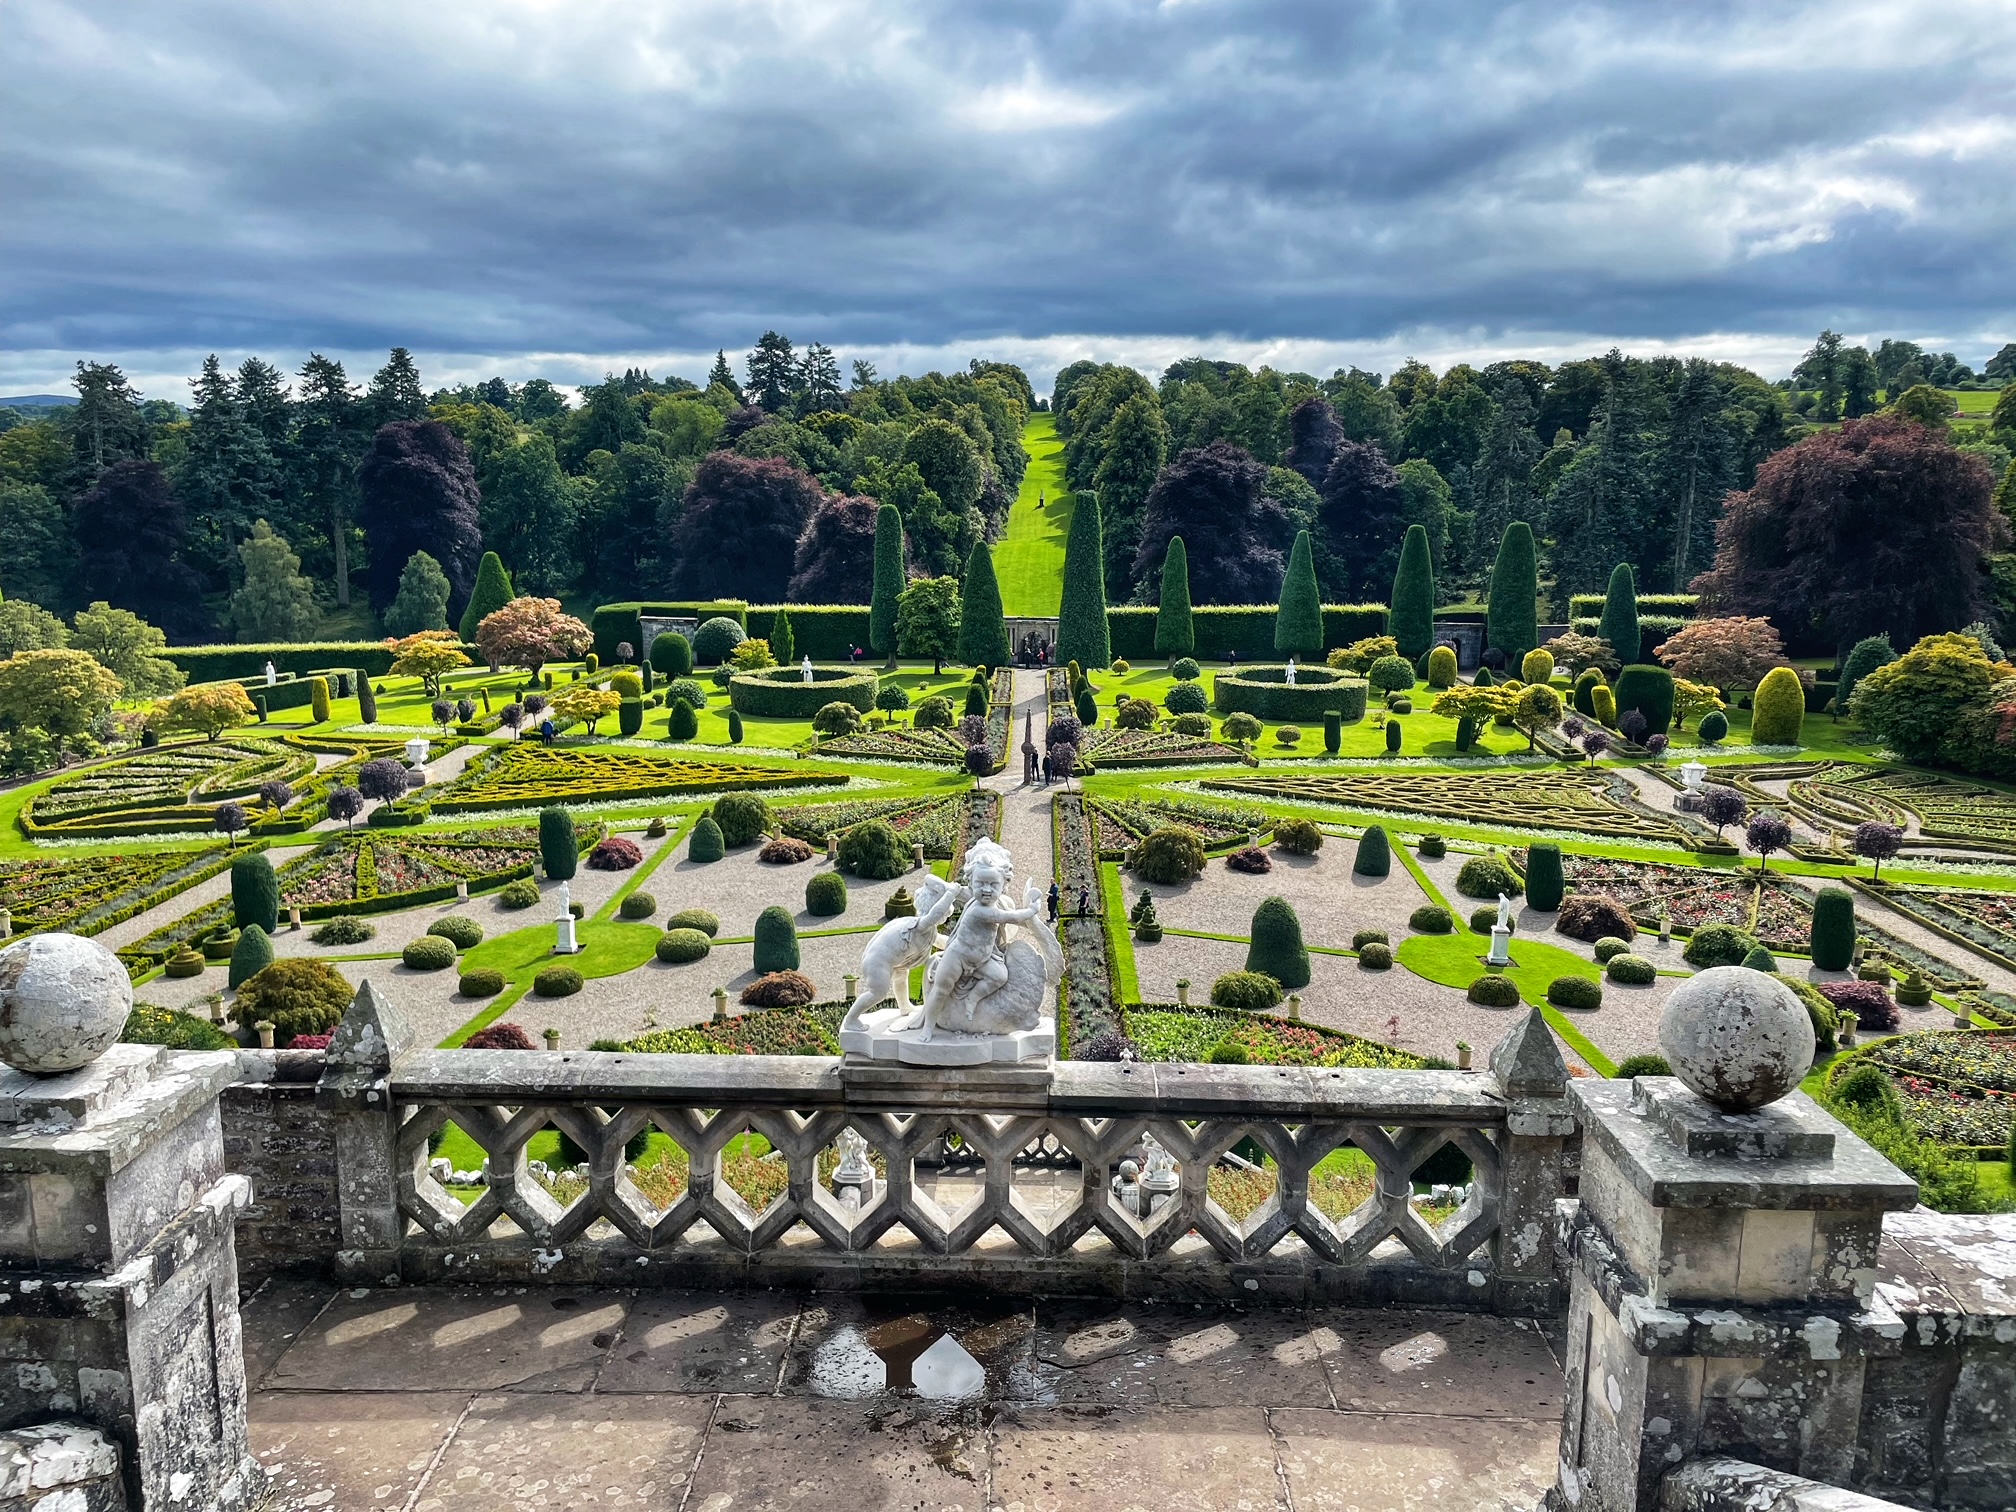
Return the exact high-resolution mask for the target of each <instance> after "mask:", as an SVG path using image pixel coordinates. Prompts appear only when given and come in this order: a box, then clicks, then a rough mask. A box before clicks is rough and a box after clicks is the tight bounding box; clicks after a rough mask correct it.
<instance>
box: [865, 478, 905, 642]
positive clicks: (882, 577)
mask: <svg viewBox="0 0 2016 1512" xmlns="http://www.w3.org/2000/svg"><path fill="white" fill-rule="evenodd" d="M903 588H904V574H903V516H902V515H901V514H900V513H899V512H898V511H897V508H896V506H895V505H894V504H884V505H883V506H882V507H881V508H880V509H879V510H877V511H876V512H875V583H874V588H873V590H872V591H871V592H870V594H869V596H868V649H869V650H871V651H873V652H874V653H875V654H876V655H877V656H886V657H888V658H889V660H890V661H891V663H893V662H894V661H895V660H896V601H897V600H898V599H899V598H901V597H902V596H903Z"/></svg>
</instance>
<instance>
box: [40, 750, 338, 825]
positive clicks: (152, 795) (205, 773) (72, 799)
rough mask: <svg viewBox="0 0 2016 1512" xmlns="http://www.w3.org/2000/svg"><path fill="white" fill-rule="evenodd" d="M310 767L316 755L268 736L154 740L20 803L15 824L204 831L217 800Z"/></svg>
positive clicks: (292, 778)
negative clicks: (149, 745)
mask: <svg viewBox="0 0 2016 1512" xmlns="http://www.w3.org/2000/svg"><path fill="white" fill-rule="evenodd" d="M314 770H315V758H314V757H313V756H311V755H309V754H308V753H306V752H304V751H299V750H291V749H289V748H288V747H287V746H286V745H285V744H282V743H281V742H279V741H273V740H253V739H239V740H216V741H200V742H196V743H193V744H189V745H171V746H156V747H153V748H151V749H143V750H140V751H137V752H135V753H134V754H133V755H131V756H128V757H126V758H125V759H124V760H122V761H115V762H109V763H107V764H105V765H102V766H95V767H91V768H89V769H88V770H86V771H83V772H80V773H78V775H77V776H75V777H72V778H69V779H67V780H65V781H61V782H58V783H55V784H54V785H53V786H51V787H50V788H49V789H48V790H47V791H45V792H42V793H38V794H37V795H36V796H35V797H33V798H31V799H29V800H28V802H27V803H25V804H23V805H22V806H21V811H20V813H19V815H18V816H17V818H16V824H17V825H18V826H19V828H20V830H21V833H22V834H24V835H26V836H28V837H29V838H30V839H31V840H32V839H42V838H47V839H75V838H84V837H94V836H119V835H165V834H178V833H189V832H196V833H202V832H204V831H207V830H210V829H212V828H213V827H214V826H215V822H216V812H215V810H216V806H217V805H218V804H219V803H222V802H224V801H225V800H227V799H234V798H235V799H246V798H249V797H251V796H252V795H253V794H254V793H256V792H257V791H258V788H259V785H260V784H261V783H262V782H290V783H291V782H296V781H299V780H300V779H302V778H304V777H307V776H309V775H311V774H312V773H313V772H314Z"/></svg>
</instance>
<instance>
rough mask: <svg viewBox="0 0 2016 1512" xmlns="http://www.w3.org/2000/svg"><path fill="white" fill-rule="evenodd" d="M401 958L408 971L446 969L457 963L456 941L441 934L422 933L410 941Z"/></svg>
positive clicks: (401, 952) (400, 953)
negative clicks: (444, 937) (442, 936)
mask: <svg viewBox="0 0 2016 1512" xmlns="http://www.w3.org/2000/svg"><path fill="white" fill-rule="evenodd" d="M399 959H400V960H401V961H403V962H404V963H405V965H406V969H407V970H408V971H446V970H447V969H448V968H449V967H450V966H453V965H454V964H455V942H454V941H453V940H444V939H442V938H441V936H439V935H432V934H430V935H422V936H420V938H419V939H417V940H413V941H409V942H408V944H407V946H406V948H405V949H404V950H402V951H400V952H399Z"/></svg>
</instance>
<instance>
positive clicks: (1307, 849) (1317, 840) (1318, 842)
mask: <svg viewBox="0 0 2016 1512" xmlns="http://www.w3.org/2000/svg"><path fill="white" fill-rule="evenodd" d="M1274 843H1275V844H1276V845H1277V846H1279V847H1280V848H1281V849H1282V850H1284V851H1286V852H1288V854H1289V855H1291V856H1313V855H1315V854H1316V852H1318V851H1319V850H1321V849H1323V831H1322V830H1320V829H1318V828H1317V827H1316V823H1315V821H1314V820H1311V819H1280V820H1276V821H1275V824H1274Z"/></svg>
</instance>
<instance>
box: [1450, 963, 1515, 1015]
mask: <svg viewBox="0 0 2016 1512" xmlns="http://www.w3.org/2000/svg"><path fill="white" fill-rule="evenodd" d="M1463 995H1464V996H1465V997H1466V998H1468V999H1469V1000H1470V1001H1471V1002H1473V1003H1475V1004H1476V1005H1477V1006H1478V1007H1480V1008H1517V1007H1518V1006H1519V984H1518V983H1516V982H1514V981H1513V980H1512V978H1510V977H1507V976H1499V975H1498V974H1497V973H1496V972H1495V971H1494V972H1491V973H1488V974H1487V975H1484V976H1480V977H1479V978H1477V980H1476V981H1474V982H1472V983H1471V984H1470V986H1469V989H1468V990H1467V991H1466V992H1465V993H1464V994H1463Z"/></svg>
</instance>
